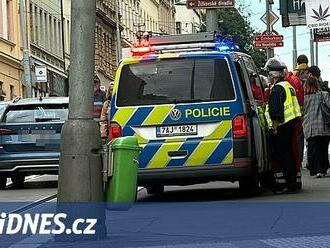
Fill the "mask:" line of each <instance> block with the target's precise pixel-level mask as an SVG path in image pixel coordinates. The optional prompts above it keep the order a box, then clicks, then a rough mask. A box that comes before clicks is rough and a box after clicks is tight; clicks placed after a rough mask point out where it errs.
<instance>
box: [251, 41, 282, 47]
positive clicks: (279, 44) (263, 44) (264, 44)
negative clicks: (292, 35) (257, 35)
mask: <svg viewBox="0 0 330 248" xmlns="http://www.w3.org/2000/svg"><path fill="white" fill-rule="evenodd" d="M254 46H255V47H256V48H274V47H283V46H284V43H283V42H256V43H254Z"/></svg>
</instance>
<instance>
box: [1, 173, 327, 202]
mask: <svg viewBox="0 0 330 248" xmlns="http://www.w3.org/2000/svg"><path fill="white" fill-rule="evenodd" d="M302 180H303V190H302V191H301V192H300V193H298V194H290V195H274V194H273V193H272V192H270V191H264V192H262V193H261V194H260V195H258V196H253V197H245V196H242V195H241V194H240V192H239V190H238V184H237V183H228V182H211V183H207V184H198V185H191V186H169V187H165V193H164V194H163V195H160V196H157V195H148V194H147V192H146V190H145V189H144V188H142V189H141V188H140V190H139V193H138V201H139V202H153V201H154V202H191V201H197V202H198V201H199V202H203V201H237V202H239V201H242V202H245V201H253V202H255V201H257V202H272V201H297V202H301V201H304V202H306V201H308V202H320V201H330V176H328V177H324V178H320V179H317V178H314V177H310V176H309V175H308V171H306V170H303V178H302ZM7 185H8V186H7V188H6V189H5V190H1V191H0V202H33V201H37V200H40V199H42V198H45V197H47V196H50V195H53V194H56V193H57V176H52V175H45V176H32V177H29V178H28V180H27V181H26V182H25V187H24V189H15V188H13V186H12V185H11V183H10V181H9V180H8V184H7Z"/></svg>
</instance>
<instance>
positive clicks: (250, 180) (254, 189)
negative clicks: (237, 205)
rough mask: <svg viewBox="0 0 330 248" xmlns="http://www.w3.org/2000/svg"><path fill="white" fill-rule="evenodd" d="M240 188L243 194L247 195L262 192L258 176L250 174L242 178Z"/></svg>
mask: <svg viewBox="0 0 330 248" xmlns="http://www.w3.org/2000/svg"><path fill="white" fill-rule="evenodd" d="M239 189H240V191H241V192H242V193H243V194H246V195H256V194H258V193H260V185H259V180H258V176H249V177H244V178H242V179H240V180H239Z"/></svg>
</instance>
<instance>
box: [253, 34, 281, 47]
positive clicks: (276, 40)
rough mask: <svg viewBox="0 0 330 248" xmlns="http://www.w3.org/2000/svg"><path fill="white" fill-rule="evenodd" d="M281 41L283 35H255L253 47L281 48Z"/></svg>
mask: <svg viewBox="0 0 330 248" xmlns="http://www.w3.org/2000/svg"><path fill="white" fill-rule="evenodd" d="M283 39H284V37H283V35H256V36H255V37H254V46H255V47H256V48H274V47H283V46H284V43H283Z"/></svg>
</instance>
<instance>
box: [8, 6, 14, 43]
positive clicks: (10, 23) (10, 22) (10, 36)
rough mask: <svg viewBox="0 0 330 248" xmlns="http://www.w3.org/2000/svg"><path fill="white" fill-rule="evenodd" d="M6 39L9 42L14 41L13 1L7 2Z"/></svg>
mask: <svg viewBox="0 0 330 248" xmlns="http://www.w3.org/2000/svg"><path fill="white" fill-rule="evenodd" d="M6 4H7V39H8V40H10V41H13V40H14V37H13V29H14V25H13V1H12V0H7V1H6Z"/></svg>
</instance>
